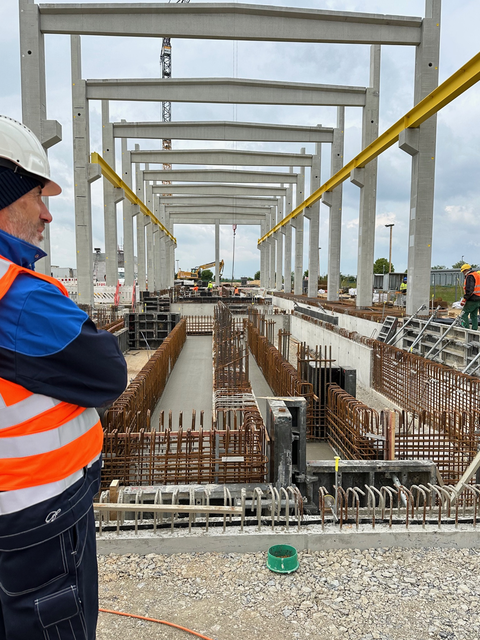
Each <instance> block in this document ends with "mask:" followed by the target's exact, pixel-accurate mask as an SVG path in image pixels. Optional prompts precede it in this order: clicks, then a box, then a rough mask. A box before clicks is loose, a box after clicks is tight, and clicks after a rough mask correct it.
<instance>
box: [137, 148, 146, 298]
mask: <svg viewBox="0 0 480 640" xmlns="http://www.w3.org/2000/svg"><path fill="white" fill-rule="evenodd" d="M139 150H140V145H139V144H136V145H135V151H139ZM135 193H136V195H137V197H138V198H140V200H141V201H142V202H143V201H144V186H143V171H141V170H140V164H139V163H138V162H136V163H135ZM144 218H146V216H145V215H144V214H143V213H141V212H140V213H139V214H138V216H137V263H138V264H137V268H138V276H137V279H138V290H139V291H145V290H146V288H147V272H146V267H145V220H144Z"/></svg>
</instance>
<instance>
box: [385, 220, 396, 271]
mask: <svg viewBox="0 0 480 640" xmlns="http://www.w3.org/2000/svg"><path fill="white" fill-rule="evenodd" d="M385 226H386V227H389V228H390V250H389V252H388V273H391V272H392V231H393V227H394V226H395V225H394V224H393V223H392V224H386V225H385Z"/></svg>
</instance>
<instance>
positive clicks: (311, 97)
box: [86, 78, 365, 107]
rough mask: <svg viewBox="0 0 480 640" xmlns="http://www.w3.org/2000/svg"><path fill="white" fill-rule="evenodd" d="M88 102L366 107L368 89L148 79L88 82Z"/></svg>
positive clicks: (266, 82)
mask: <svg viewBox="0 0 480 640" xmlns="http://www.w3.org/2000/svg"><path fill="white" fill-rule="evenodd" d="M86 82H87V99H88V100H125V101H135V100H138V101H147V102H198V103H220V104H230V103H232V104H266V105H272V104H279V105H280V104H281V105H295V106H298V105H303V106H311V107H315V106H341V105H344V106H348V107H363V106H365V87H339V86H333V85H321V84H310V83H308V84H306V83H301V82H289V83H288V84H285V83H284V82H273V81H268V80H248V79H241V78H168V79H165V78H163V79H162V78H144V79H138V78H137V79H128V80H126V79H121V80H119V79H113V80H108V79H106V80H87V81H86Z"/></svg>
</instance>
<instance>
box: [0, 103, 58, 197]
mask: <svg viewBox="0 0 480 640" xmlns="http://www.w3.org/2000/svg"><path fill="white" fill-rule="evenodd" d="M0 159H5V160H8V161H9V162H12V163H13V164H14V165H17V167H19V173H27V174H30V175H32V176H38V177H39V178H44V180H45V186H44V187H43V189H42V195H44V196H56V195H58V194H59V193H62V189H61V187H60V186H59V185H58V184H57V183H56V182H53V180H52V179H51V178H50V164H49V162H48V158H47V154H46V153H45V149H44V148H43V147H42V145H41V144H40V141H39V139H38V138H37V136H36V135H35V134H34V133H33V131H30V129H29V128H28V127H26V126H25V125H24V124H22V123H21V122H17V121H16V120H13V119H12V118H8V117H7V116H2V115H0ZM12 168H14V167H12Z"/></svg>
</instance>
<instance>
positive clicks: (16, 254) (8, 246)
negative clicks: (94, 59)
mask: <svg viewBox="0 0 480 640" xmlns="http://www.w3.org/2000/svg"><path fill="white" fill-rule="evenodd" d="M0 255H1V256H3V257H4V258H7V260H11V261H12V262H14V263H15V264H18V265H19V266H20V267H26V268H27V269H31V270H32V271H33V270H34V268H35V267H34V264H35V262H36V261H37V260H40V258H44V257H45V256H46V255H47V254H46V253H45V251H42V249H40V248H39V247H36V246H35V245H34V244H30V243H29V242H25V240H20V238H16V237H15V236H12V235H10V234H9V233H7V232H6V231H2V229H0Z"/></svg>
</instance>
